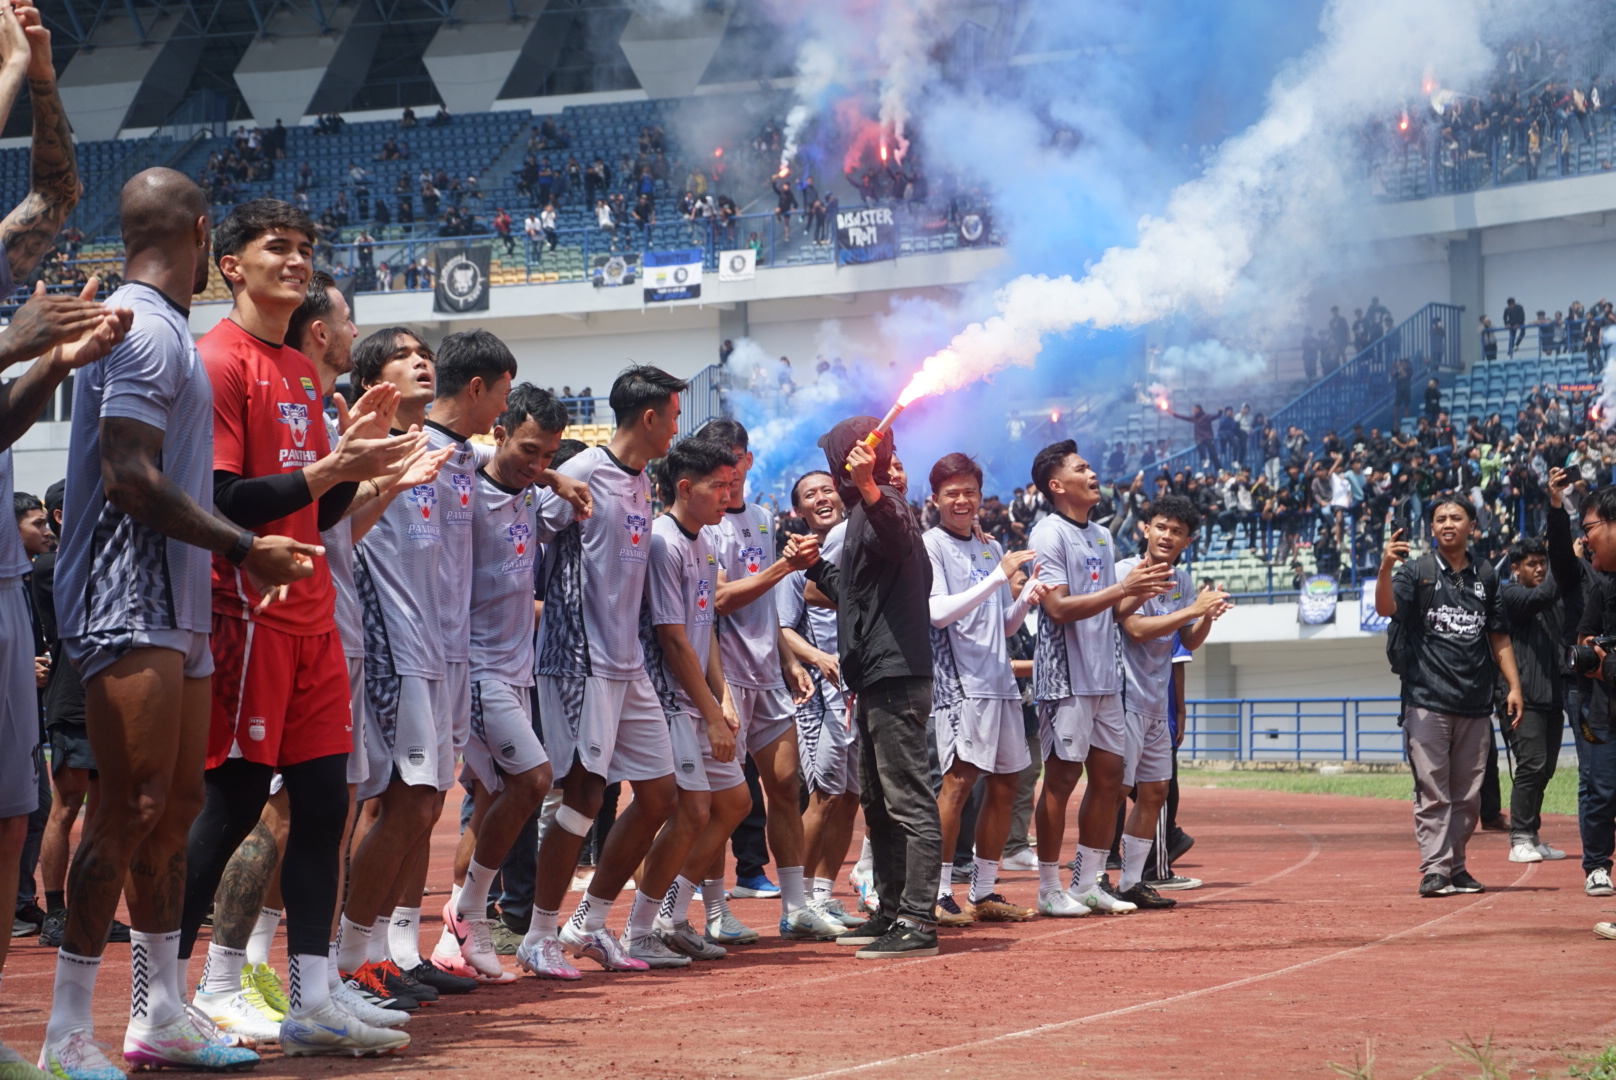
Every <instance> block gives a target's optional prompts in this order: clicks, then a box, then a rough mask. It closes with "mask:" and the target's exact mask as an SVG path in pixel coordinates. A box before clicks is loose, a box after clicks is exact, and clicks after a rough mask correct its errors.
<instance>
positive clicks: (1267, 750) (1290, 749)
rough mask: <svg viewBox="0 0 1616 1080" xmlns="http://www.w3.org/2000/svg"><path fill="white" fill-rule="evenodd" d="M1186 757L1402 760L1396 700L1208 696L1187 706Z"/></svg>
mask: <svg viewBox="0 0 1616 1080" xmlns="http://www.w3.org/2000/svg"><path fill="white" fill-rule="evenodd" d="M1185 706H1186V711H1187V713H1188V720H1187V723H1186V725H1185V735H1184V744H1183V746H1182V748H1181V751H1180V752H1181V753H1182V754H1183V755H1184V756H1185V757H1187V758H1190V759H1206V760H1215V759H1220V758H1221V759H1226V760H1235V761H1403V760H1405V756H1404V752H1403V732H1402V729H1401V728H1400V727H1398V726H1397V718H1398V715H1399V714H1400V713H1401V711H1402V704H1401V702H1400V701H1399V700H1398V699H1397V698H1394V697H1365V698H1207V699H1202V700H1198V701H1187V702H1185Z"/></svg>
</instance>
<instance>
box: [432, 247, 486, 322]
mask: <svg viewBox="0 0 1616 1080" xmlns="http://www.w3.org/2000/svg"><path fill="white" fill-rule="evenodd" d="M490 251H491V247H490V245H488V244H466V245H464V246H459V247H440V248H438V249H437V251H436V253H435V254H436V262H437V268H438V284H437V287H436V288H435V289H433V291H432V310H433V311H435V312H438V313H439V314H446V315H460V314H463V313H465V312H468V311H487V310H488V262H489V255H490Z"/></svg>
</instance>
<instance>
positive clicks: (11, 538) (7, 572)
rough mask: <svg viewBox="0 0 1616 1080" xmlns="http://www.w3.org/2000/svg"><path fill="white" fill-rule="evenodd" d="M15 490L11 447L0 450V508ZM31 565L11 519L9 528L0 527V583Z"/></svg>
mask: <svg viewBox="0 0 1616 1080" xmlns="http://www.w3.org/2000/svg"><path fill="white" fill-rule="evenodd" d="M16 490H17V477H16V472H15V468H14V466H13V464H12V461H11V447H9V446H8V447H6V448H5V449H4V450H0V506H10V505H11V503H12V497H13V495H14V494H15V493H16ZM31 565H32V564H31V563H30V562H29V561H28V552H27V551H26V550H24V549H23V546H22V533H21V531H20V530H19V529H18V528H17V522H16V518H15V517H13V518H12V521H11V524H10V525H9V526H0V581H3V580H5V579H6V578H15V577H22V576H23V575H24V574H26V573H27V572H28V568H29V566H31Z"/></svg>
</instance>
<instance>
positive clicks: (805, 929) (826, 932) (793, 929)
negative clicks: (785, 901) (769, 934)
mask: <svg viewBox="0 0 1616 1080" xmlns="http://www.w3.org/2000/svg"><path fill="white" fill-rule="evenodd" d="M846 930H847V927H845V926H843V925H842V921H841V920H840V919H832V918H831V917H830V916H828V915H824V914H822V913H821V912H819V911H817V910H815V909H814V908H812V907H806V906H805V907H800V908H798V909H797V910H796V911H793V912H792V913H791V914H790V915H782V916H780V936H781V937H783V938H785V939H786V940H787V941H832V940H834V939H835V938H837V937H840V936H841V935H842V934H843V933H844V932H845V931H846Z"/></svg>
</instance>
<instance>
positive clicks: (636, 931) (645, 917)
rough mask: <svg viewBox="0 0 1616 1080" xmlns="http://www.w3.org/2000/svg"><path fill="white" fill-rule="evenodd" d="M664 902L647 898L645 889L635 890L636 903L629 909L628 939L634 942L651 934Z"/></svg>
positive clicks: (651, 897) (654, 898)
mask: <svg viewBox="0 0 1616 1080" xmlns="http://www.w3.org/2000/svg"><path fill="white" fill-rule="evenodd" d="M661 906H662V901H661V900H659V899H658V898H656V897H654V896H647V895H646V894H645V890H644V889H635V890H634V903H633V904H632V905H631V906H630V907H629V909H628V939H629V940H630V941H633V940H634V939H635V938H637V937H644V936H645V935H646V934H649V933H650V932H651V927H652V925H653V924H655V922H656V917H657V909H658V908H660V907H661Z"/></svg>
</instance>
